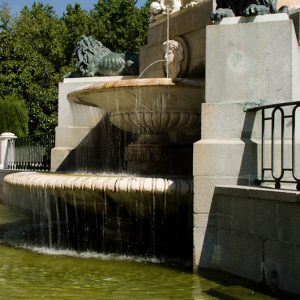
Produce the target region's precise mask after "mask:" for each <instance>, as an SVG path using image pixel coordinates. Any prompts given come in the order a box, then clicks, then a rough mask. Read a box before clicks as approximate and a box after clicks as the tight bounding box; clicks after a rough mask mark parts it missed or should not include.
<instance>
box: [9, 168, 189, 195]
mask: <svg viewBox="0 0 300 300" xmlns="http://www.w3.org/2000/svg"><path fill="white" fill-rule="evenodd" d="M62 176H66V181H65V185H64V184H63V182H62V180H61V179H62ZM6 184H7V185H13V186H18V187H23V188H25V187H30V188H31V189H43V190H52V191H54V190H64V191H76V190H77V191H98V192H110V193H139V194H166V195H181V196H184V195H192V194H193V179H192V177H189V176H166V177H161V176H160V177H155V176H153V177H150V176H149V177H143V176H134V175H127V174H126V175H117V174H113V175H104V176H103V175H93V174H76V173H67V174H62V173H40V172H17V173H13V174H9V175H6V176H5V177H4V185H6Z"/></svg>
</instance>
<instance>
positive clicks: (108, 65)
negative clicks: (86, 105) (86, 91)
mask: <svg viewBox="0 0 300 300" xmlns="http://www.w3.org/2000/svg"><path fill="white" fill-rule="evenodd" d="M74 55H75V57H76V60H77V64H76V66H77V71H75V72H71V73H69V74H67V75H66V76H65V77H92V76H117V75H137V74H138V72H139V57H138V54H136V53H132V52H124V53H115V52H112V51H111V50H110V49H108V48H106V47H104V46H103V44H102V43H101V42H99V41H97V40H96V39H94V38H93V37H87V36H82V37H81V38H80V40H79V41H78V43H77V45H76V48H75V50H74Z"/></svg>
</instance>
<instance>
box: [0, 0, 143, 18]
mask: <svg viewBox="0 0 300 300" xmlns="http://www.w3.org/2000/svg"><path fill="white" fill-rule="evenodd" d="M3 2H6V3H8V6H9V7H10V9H11V12H12V14H13V15H16V14H18V13H19V12H20V10H21V9H22V8H23V7H24V6H25V5H27V6H29V7H31V5H32V4H33V2H41V3H43V4H49V5H51V6H53V8H54V10H55V12H56V13H57V15H58V16H62V14H63V12H64V11H65V8H66V6H67V4H75V3H76V2H77V3H79V4H80V6H81V7H82V8H83V9H86V10H90V9H92V8H93V7H94V4H95V3H96V2H97V0H39V1H37V0H0V3H1V4H2V3H3ZM144 3H145V0H138V2H137V6H138V7H139V6H141V5H143V4H144Z"/></svg>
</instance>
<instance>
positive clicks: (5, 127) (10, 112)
mask: <svg viewBox="0 0 300 300" xmlns="http://www.w3.org/2000/svg"><path fill="white" fill-rule="evenodd" d="M0 132H1V133H3V132H13V133H14V134H16V135H17V136H18V137H23V136H27V134H28V114H27V109H26V105H25V103H24V102H23V101H22V100H20V99H19V98H18V97H17V96H15V95H10V96H6V97H4V98H0Z"/></svg>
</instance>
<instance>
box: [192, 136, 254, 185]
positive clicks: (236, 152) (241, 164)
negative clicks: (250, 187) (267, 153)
mask: <svg viewBox="0 0 300 300" xmlns="http://www.w3.org/2000/svg"><path fill="white" fill-rule="evenodd" d="M256 149H257V145H256V143H254V142H252V141H250V140H245V141H242V140H239V139H227V140H225V139H224V140H223V139H222V140H221V139H205V140H200V141H199V142H197V143H195V144H194V175H200V176H215V177H220V176H221V177H241V178H249V182H251V181H252V180H253V176H254V177H256V170H257V161H256V160H257V156H256ZM229 162H230V163H229Z"/></svg>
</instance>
